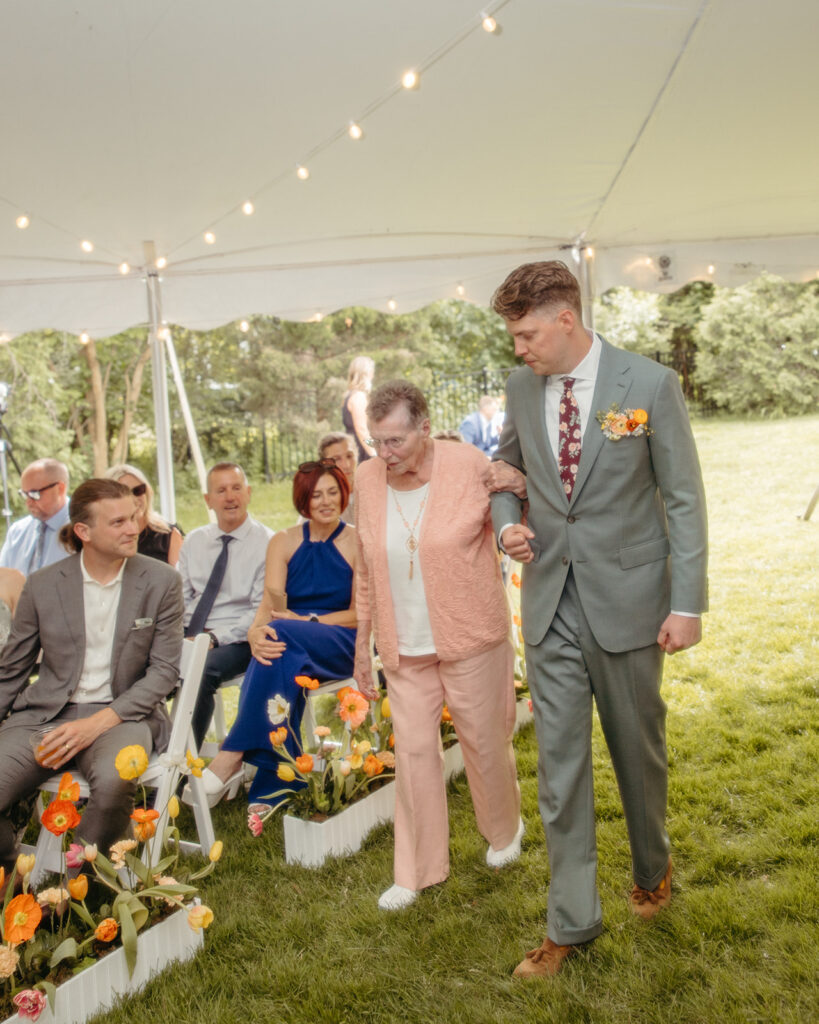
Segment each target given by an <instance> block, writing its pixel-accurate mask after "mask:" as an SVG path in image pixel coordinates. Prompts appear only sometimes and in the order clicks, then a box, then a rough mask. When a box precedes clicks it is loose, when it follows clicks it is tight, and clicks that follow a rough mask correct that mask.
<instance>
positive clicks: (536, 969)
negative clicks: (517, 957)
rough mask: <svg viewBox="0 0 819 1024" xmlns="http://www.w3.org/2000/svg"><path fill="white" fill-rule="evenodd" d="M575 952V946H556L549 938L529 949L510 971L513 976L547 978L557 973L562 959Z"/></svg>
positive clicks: (561, 964)
mask: <svg viewBox="0 0 819 1024" xmlns="http://www.w3.org/2000/svg"><path fill="white" fill-rule="evenodd" d="M576 952H577V946H558V944H557V943H556V942H553V941H552V940H551V939H550V938H548V937H547V938H545V939H544V940H543V945H542V946H539V947H538V948H537V949H530V950H529V952H528V953H527V954H526V956H525V957H524V958H523V959H522V960H521V962H520V963H519V964H518V965H517V967H516V968H515V969H514V971H512V975H513V977H515V978H549V977H552V976H554V975H555V974H557V972H558V971H559V970H560V968H561V967H562V966H563V961H564V960H566V959H567V958H568V957H570V956H572V955H573V954H574V953H576Z"/></svg>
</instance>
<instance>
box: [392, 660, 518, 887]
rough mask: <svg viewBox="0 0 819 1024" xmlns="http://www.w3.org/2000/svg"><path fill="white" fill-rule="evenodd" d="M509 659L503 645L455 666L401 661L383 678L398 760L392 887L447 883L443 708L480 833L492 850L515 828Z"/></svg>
mask: <svg viewBox="0 0 819 1024" xmlns="http://www.w3.org/2000/svg"><path fill="white" fill-rule="evenodd" d="M512 669H513V652H512V647H511V645H510V644H509V642H508V641H503V643H500V644H498V645H497V646H496V647H493V648H492V649H491V650H489V651H484V652H483V653H482V654H477V655H475V656H474V657H471V658H465V659H463V660H461V661H440V660H439V659H438V656H437V655H436V654H430V655H423V656H421V657H403V656H401V657H400V658H399V663H398V669H397V670H395V671H388V672H387V692H388V694H389V698H390V707H391V711H392V719H393V726H394V730H395V752H396V758H395V761H396V765H395V774H396V799H395V882H396V884H397V885H402V886H404V888H406V889H423V888H425V887H426V886H428V885H435V884H436V883H438V882H443V881H444V879H445V878H447V876H448V875H449V817H448V814H447V804H446V786H445V783H444V758H443V751H442V748H441V734H440V725H441V711H442V710H443V706H444V704H446V705H447V707H448V708H449V711H450V714H451V715H452V719H453V722H454V724H455V731H456V732H457V734H458V739H459V740H460V743H461V749H462V751H463V755H464V764H465V766H466V777H467V781H468V782H469V789H470V792H471V794H472V804H473V806H474V808H475V818H476V819H477V823H478V829H479V831H480V833H481V835H482V836H483V837H484V838H485V839H486V840H487V842H488V843H489V844H490V845H491V846H493V847H495V849H503V847H504V846H508V845H509V843H511V842H512V840H513V839H514V838H515V834H516V832H517V828H518V822H519V820H520V790H519V789H518V781H517V771H516V768H515V754H514V751H513V749H512V735H513V732H514V726H515V691H514V682H513V676H512Z"/></svg>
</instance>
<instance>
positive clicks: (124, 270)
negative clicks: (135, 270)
mask: <svg viewBox="0 0 819 1024" xmlns="http://www.w3.org/2000/svg"><path fill="white" fill-rule="evenodd" d="M118 269H119V272H120V274H122V276H123V277H125V275H126V274H130V273H131V264H130V263H126V262H125V260H123V261H122V263H120V265H119V268H118Z"/></svg>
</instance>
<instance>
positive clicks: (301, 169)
mask: <svg viewBox="0 0 819 1024" xmlns="http://www.w3.org/2000/svg"><path fill="white" fill-rule="evenodd" d="M296 177H297V178H301V180H302V181H307V179H308V178H309V177H310V172H309V171H308V170H307V168H306V167H305V166H304V164H299V166H298V167H297V168H296Z"/></svg>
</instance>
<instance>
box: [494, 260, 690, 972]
mask: <svg viewBox="0 0 819 1024" xmlns="http://www.w3.org/2000/svg"><path fill="white" fill-rule="evenodd" d="M493 308H494V309H495V311H496V312H498V313H499V314H500V315H501V316H502V317H503V318H504V320H505V322H506V327H507V329H508V331H509V332H510V334H511V335H512V337H513V338H514V340H515V352H516V355H518V356H519V357H521V358H522V359H523V361H524V362H525V363H526V366H525V367H521V368H520V369H518V370H516V371H515V372H513V373H512V374H511V376H510V377H509V381H508V384H507V405H506V420H505V424H504V429H503V433H502V435H501V439H500V444H499V446H498V449H497V451H496V453H495V455H494V459H495V460H498V462H499V463H508V464H509V465H511V466H513V467H515V469H517V470H518V471H520V472H521V473H523V474H524V475H525V478H526V489H527V492H528V500H529V508H528V514H527V517H526V520H525V524H524V523H523V522H522V521H521V520H522V514H521V513H522V504H521V500H520V499H519V498H518V497H516V495H515V494H514V493H512V492H511V491H508V490H502V489H501V488H502V487H503V486H507V485H508V479H509V475H508V474H509V470H508V467H507V466H503V465H501V464H499V465H497V466H495V465H493V468H492V470H490V474H489V475H490V487H491V488H492V489H494V490H496V491H498V493H495V494H494V495H493V497H492V516H493V520H494V524H495V529H496V532H497V534H498V537H499V540H500V543H501V545H502V547H503V548H504V549H505V550H506V551H507V552H508V554H509V555H511V556H512V558H515V559H517V560H518V561H520V562H522V563H524V569H523V591H522V619H523V636H524V640H525V644H526V664H527V671H528V678H529V687H530V690H531V693H532V700H533V707H534V714H535V728H536V731H537V738H538V746H539V804H540V812H541V817H542V819H543V825H544V828H545V831H546V842H547V847H548V851H549V865H550V872H551V878H550V885H549V899H548V914H547V937H546V939H545V940H544V942H543V944H542V945H541V946H540V947H539V948H538V949H535V950H531V951H530V952H529V953H527V954H526V957H525V958H524V960H523V961H522V962H521V963H520V964H519V965H518V967H517V968H516V969H515V974H516V975H517V976H518V977H531V976H543V975H552V974H555V973H557V971H558V970H559V969H560V967H561V965H562V963H563V961H564V960H565V958H566V957H567V956H569V955H570V954H571V953H572V952H573V951H574V950H575V949H576V947H577V946H578V945H580V944H581V943H584V942H588V941H590V940H591V939H593V938H595V936H597V935H599V934H600V931H601V929H602V912H601V906H600V899H599V896H598V893H597V884H596V876H597V851H596V844H595V825H594V792H593V781H592V761H591V724H592V699H594V702H595V704H596V705H597V710H598V715H599V717H600V721H601V724H602V727H603V732H604V735H605V738H606V742H607V744H608V748H609V752H610V755H611V759H612V763H613V765H614V770H615V774H616V776H617V782H618V785H619V788H620V796H621V799H622V803H623V809H624V812H625V818H626V825H627V828H628V835H629V842H630V846H631V857H632V872H633V876H634V888H633V889H632V892H631V896H630V903H631V908H632V910H633V911H634V912H635V913H636V914H638V915H639V916H641V917H643V918H649V917H652V916H654V914H655V913H656V912H657V911H658V910H659V909H660V908H661V907H664V906H667V905H668V902H669V900H670V895H671V859H670V856H669V840H668V835H667V833H666V830H665V813H666V795H667V758H666V746H665V711H666V708H665V703H664V702H663V700H662V698H661V696H660V682H661V676H662V663H663V656H664V654H673V653H675V652H676V651H680V650H683V649H685V648H686V647H691V646H692V645H694V644H696V643H698V641H699V640H700V637H701V621H700V615H701V613H702V612H703V611H704V610H705V609H706V606H707V597H706V589H707V584H706V556H707V534H706V520H705V496H704V492H703V486H702V478H701V474H700V468H699V461H698V459H697V453H696V449H695V446H694V440H693V437H692V434H691V428H690V425H689V422H688V416H687V413H686V409H685V404H684V401H683V396H682V393H681V390H680V385H679V381H678V380H677V376H676V374H675V373H673V371H671V370H669V369H667V368H665V367H663V366H661V365H659V364H658V363H655V362H653V361H652V360H649V359H646V358H644V357H642V356H639V355H635V354H633V353H630V352H626V351H623V350H621V349H617V348H614V347H613V346H611V345H609V344H608V343H607V342H606V341H604V340H603V339H602V338H600V337H599V336H598V335H594V334H592V333H591V332H589V331H587V330H586V329H585V328H584V326H583V321H582V313H581V305H580V290H579V287H578V284H577V281H576V279H575V278H574V276H573V275H572V274H571V273H570V272H569V270H568V269H567V268H566V266H565V265H564V264H563V263H560V262H557V261H554V262H544V263H531V264H525V265H524V266H521V267H519V268H518V269H517V270H515V271H513V273H512V274H510V275H509V277H508V278H507V279H506V281H505V282H504V283H503V284H502V285H501V287H500V288H499V289H498V291H497V292H496V293H495V296H494V299H493ZM606 414H610V415H609V416H608V419H606ZM601 420H605V422H604V423H602V424H601V422H600V421H601ZM504 474H506V475H505V476H504ZM504 481H507V483H506V484H504Z"/></svg>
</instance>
